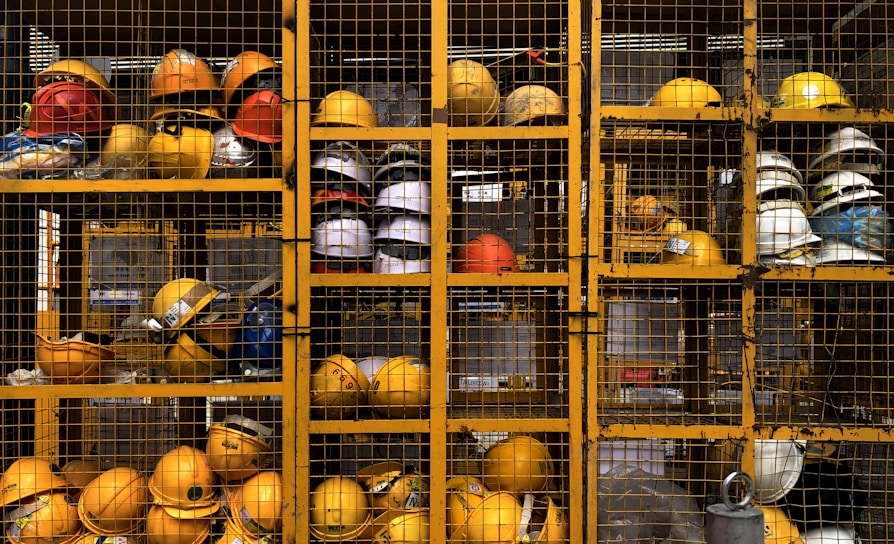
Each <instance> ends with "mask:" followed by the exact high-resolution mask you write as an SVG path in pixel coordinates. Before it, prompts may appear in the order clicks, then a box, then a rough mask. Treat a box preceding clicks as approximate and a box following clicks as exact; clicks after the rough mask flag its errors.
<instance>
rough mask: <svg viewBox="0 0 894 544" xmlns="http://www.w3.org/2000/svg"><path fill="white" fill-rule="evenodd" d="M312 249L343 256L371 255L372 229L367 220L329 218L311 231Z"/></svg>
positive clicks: (324, 253) (329, 254) (330, 255)
mask: <svg viewBox="0 0 894 544" xmlns="http://www.w3.org/2000/svg"><path fill="white" fill-rule="evenodd" d="M310 240H311V251H313V252H315V253H318V254H320V255H326V256H329V257H341V258H358V257H371V256H372V254H373V245H372V243H373V240H372V231H371V230H370V228H369V225H367V224H366V221H363V220H362V219H354V218H348V217H340V218H334V219H328V220H326V221H323V222H321V223H319V224H317V225H316V226H315V227H314V228H313V231H312V232H311V237H310Z"/></svg>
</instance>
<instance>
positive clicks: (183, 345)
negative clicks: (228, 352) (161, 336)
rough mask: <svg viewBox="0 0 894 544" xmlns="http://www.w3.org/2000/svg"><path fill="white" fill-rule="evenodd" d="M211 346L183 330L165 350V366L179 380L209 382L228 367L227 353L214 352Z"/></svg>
mask: <svg viewBox="0 0 894 544" xmlns="http://www.w3.org/2000/svg"><path fill="white" fill-rule="evenodd" d="M207 348H210V346H208V345H205V346H201V345H199V344H198V343H197V342H196V340H195V338H194V336H193V335H191V334H187V333H186V332H181V333H178V334H177V337H176V339H175V340H174V342H173V343H170V344H168V345H167V346H166V347H165V350H164V367H165V369H166V370H167V371H168V373H169V374H170V375H171V377H173V378H174V379H175V380H177V381H178V382H185V383H189V382H207V381H208V380H210V379H211V377H212V376H213V375H214V374H217V373H220V372H223V371H224V370H226V369H227V360H226V358H225V354H223V356H221V354H217V355H215V354H213V353H211V352H210V351H208V349H207Z"/></svg>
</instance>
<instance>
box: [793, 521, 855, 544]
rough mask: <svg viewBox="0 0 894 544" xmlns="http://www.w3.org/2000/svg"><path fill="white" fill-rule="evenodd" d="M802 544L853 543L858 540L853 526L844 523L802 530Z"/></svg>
mask: <svg viewBox="0 0 894 544" xmlns="http://www.w3.org/2000/svg"><path fill="white" fill-rule="evenodd" d="M801 541H802V542H804V544H854V543H855V542H859V541H858V540H857V535H856V533H855V531H854V528H853V527H848V526H845V525H823V526H822V527H814V528H811V529H807V530H806V531H804V534H803V535H801Z"/></svg>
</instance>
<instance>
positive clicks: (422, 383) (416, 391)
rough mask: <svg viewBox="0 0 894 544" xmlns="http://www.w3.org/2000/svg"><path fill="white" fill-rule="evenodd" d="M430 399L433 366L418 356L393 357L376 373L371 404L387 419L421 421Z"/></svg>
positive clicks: (371, 391)
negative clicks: (413, 419)
mask: <svg viewBox="0 0 894 544" xmlns="http://www.w3.org/2000/svg"><path fill="white" fill-rule="evenodd" d="M430 400H431V367H430V366H429V364H428V362H426V361H424V360H422V359H420V358H419V357H414V356H408V355H402V356H399V357H392V358H391V359H389V360H388V362H387V363H385V365H384V366H382V368H380V369H379V371H378V372H376V375H375V378H373V381H372V384H371V385H370V388H369V403H370V404H371V405H372V407H373V409H374V410H376V411H377V412H379V413H380V414H382V415H384V416H386V417H393V418H405V419H406V418H419V417H422V415H423V414H425V413H427V412H428V408H429V406H428V405H429V401H430Z"/></svg>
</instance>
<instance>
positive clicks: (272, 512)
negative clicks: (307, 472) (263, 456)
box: [228, 470, 283, 538]
mask: <svg viewBox="0 0 894 544" xmlns="http://www.w3.org/2000/svg"><path fill="white" fill-rule="evenodd" d="M228 504H229V507H230V512H231V514H232V516H233V520H234V521H235V522H236V523H237V524H238V525H240V526H241V527H242V529H243V530H244V531H245V532H246V533H248V534H249V535H252V536H254V537H258V538H260V537H262V536H264V535H272V534H274V533H276V532H277V531H278V530H280V528H281V527H282V513H283V489H282V476H281V475H280V473H279V472H276V471H273V470H266V471H263V472H258V473H257V474H255V475H254V476H250V477H248V478H247V479H246V480H245V481H244V482H242V485H240V486H238V487H237V488H236V489H235V490H234V491H233V492H232V493H231V494H230V495H229V500H228Z"/></svg>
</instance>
